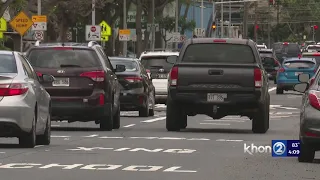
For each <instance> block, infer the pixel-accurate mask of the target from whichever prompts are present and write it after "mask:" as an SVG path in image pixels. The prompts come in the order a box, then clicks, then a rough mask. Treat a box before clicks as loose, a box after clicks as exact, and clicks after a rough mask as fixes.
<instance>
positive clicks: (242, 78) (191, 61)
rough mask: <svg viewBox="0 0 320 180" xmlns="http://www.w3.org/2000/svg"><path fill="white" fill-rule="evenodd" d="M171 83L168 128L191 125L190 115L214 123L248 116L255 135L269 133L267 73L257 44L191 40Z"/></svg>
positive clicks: (175, 61) (173, 60) (174, 60)
mask: <svg viewBox="0 0 320 180" xmlns="http://www.w3.org/2000/svg"><path fill="white" fill-rule="evenodd" d="M167 62H169V63H172V64H174V66H173V67H172V69H171V71H170V73H169V79H168V98H167V111H166V116H167V118H166V128H167V130H168V131H179V130H180V129H185V128H186V127H187V116H195V115H197V114H205V115H208V116H210V117H212V118H213V119H221V118H223V117H225V116H228V115H239V116H247V117H249V118H250V119H251V120H252V131H253V132H254V133H266V132H267V131H268V129H269V106H270V95H269V92H268V85H269V82H268V75H267V73H266V71H265V70H264V68H263V65H262V62H261V59H260V56H259V52H258V49H257V47H256V45H255V43H254V42H253V41H252V40H247V39H214V38H199V39H189V40H187V41H186V42H185V43H184V45H183V47H182V48H181V51H180V55H179V57H178V58H177V57H176V56H175V57H174V56H172V57H171V56H170V57H168V58H167Z"/></svg>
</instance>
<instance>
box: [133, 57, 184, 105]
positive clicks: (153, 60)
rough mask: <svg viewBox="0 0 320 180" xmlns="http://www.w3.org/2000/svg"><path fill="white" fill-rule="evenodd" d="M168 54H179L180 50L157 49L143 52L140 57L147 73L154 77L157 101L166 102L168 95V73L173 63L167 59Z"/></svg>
mask: <svg viewBox="0 0 320 180" xmlns="http://www.w3.org/2000/svg"><path fill="white" fill-rule="evenodd" d="M168 56H179V52H174V51H155V52H148V51H146V52H143V53H142V54H141V56H140V58H139V60H140V62H141V64H142V65H143V66H144V67H145V69H146V71H147V73H148V74H149V75H150V77H151V78H152V83H153V85H154V87H155V91H156V103H157V104H160V103H161V104H162V103H166V101H167V95H168V74H169V72H170V70H171V68H172V66H173V65H172V64H170V63H168V62H167V61H166V58H167V57H168Z"/></svg>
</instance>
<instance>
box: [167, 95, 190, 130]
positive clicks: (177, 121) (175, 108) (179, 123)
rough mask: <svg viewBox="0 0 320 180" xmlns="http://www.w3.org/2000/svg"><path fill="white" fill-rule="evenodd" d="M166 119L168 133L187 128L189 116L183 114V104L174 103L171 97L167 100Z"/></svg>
mask: <svg viewBox="0 0 320 180" xmlns="http://www.w3.org/2000/svg"><path fill="white" fill-rule="evenodd" d="M166 117H167V118H166V128H167V130H168V131H180V129H184V126H186V122H187V115H186V114H185V113H184V112H183V108H182V106H181V104H179V103H177V102H175V101H173V100H172V99H171V97H170V96H168V98H167V111H166Z"/></svg>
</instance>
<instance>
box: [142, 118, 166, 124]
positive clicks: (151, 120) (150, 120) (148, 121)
mask: <svg viewBox="0 0 320 180" xmlns="http://www.w3.org/2000/svg"><path fill="white" fill-rule="evenodd" d="M165 119H166V117H158V118H154V119H149V120H144V121H140V122H142V123H151V122H156V121H162V120H165Z"/></svg>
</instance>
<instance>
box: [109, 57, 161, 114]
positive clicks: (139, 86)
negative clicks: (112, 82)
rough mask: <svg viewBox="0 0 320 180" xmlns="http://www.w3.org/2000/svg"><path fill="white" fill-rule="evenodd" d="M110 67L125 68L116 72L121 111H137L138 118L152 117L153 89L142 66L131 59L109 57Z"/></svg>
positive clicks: (150, 80) (153, 105) (153, 104)
mask: <svg viewBox="0 0 320 180" xmlns="http://www.w3.org/2000/svg"><path fill="white" fill-rule="evenodd" d="M109 59H110V61H111V64H112V66H113V67H114V68H115V67H117V66H119V65H123V66H125V69H126V70H125V71H124V72H117V73H116V75H117V77H118V81H119V83H120V88H121V93H120V104H121V105H120V107H121V111H139V116H140V117H148V116H154V107H155V88H154V86H153V84H152V79H151V78H150V77H149V76H148V74H147V71H146V70H145V69H144V67H143V66H142V64H141V63H140V62H139V61H138V60H135V59H132V58H123V57H109Z"/></svg>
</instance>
